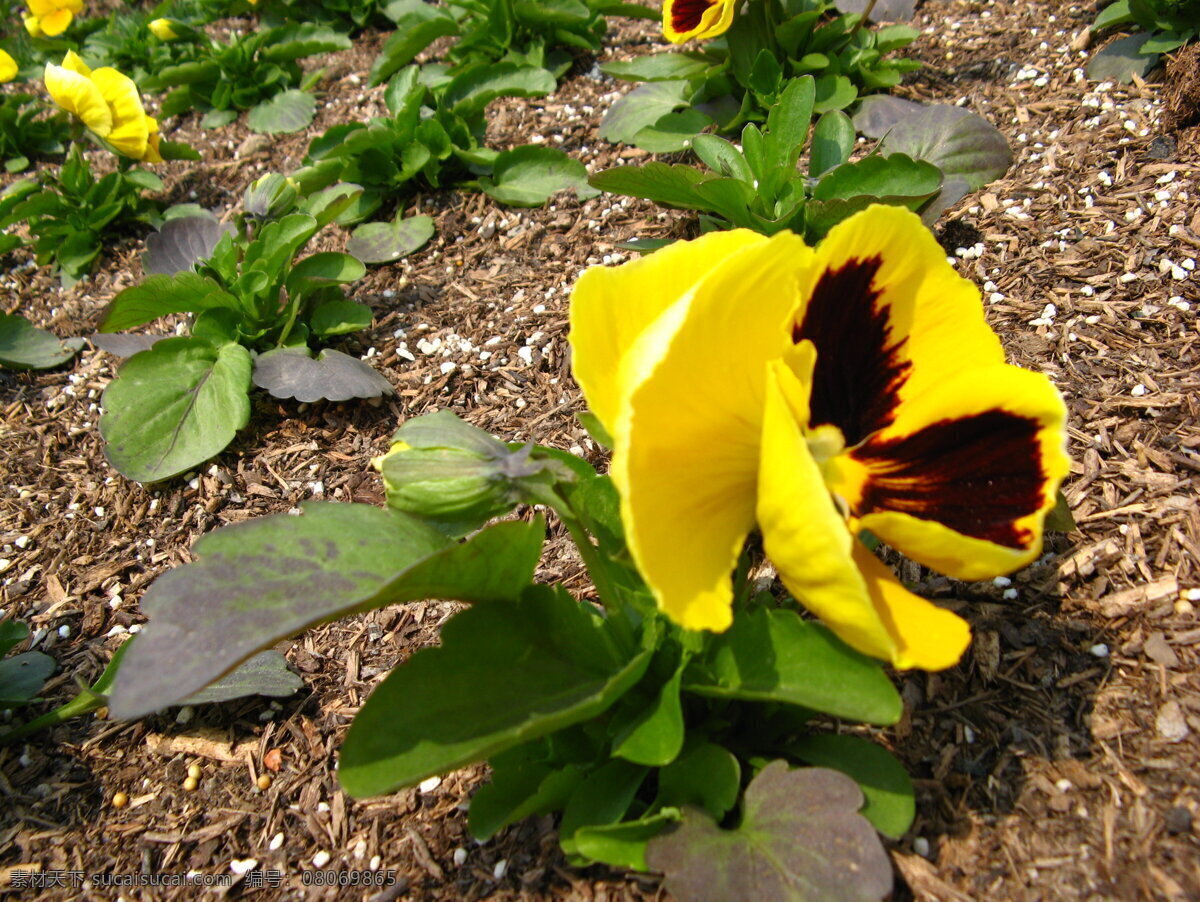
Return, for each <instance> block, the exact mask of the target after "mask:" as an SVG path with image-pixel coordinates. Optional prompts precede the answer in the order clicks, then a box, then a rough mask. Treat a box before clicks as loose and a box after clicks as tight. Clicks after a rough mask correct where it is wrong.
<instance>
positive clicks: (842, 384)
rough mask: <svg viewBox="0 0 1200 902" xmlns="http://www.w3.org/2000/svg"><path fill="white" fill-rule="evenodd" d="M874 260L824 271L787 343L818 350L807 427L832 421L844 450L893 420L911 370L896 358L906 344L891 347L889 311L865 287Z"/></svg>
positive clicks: (875, 265)
mask: <svg viewBox="0 0 1200 902" xmlns="http://www.w3.org/2000/svg"><path fill="white" fill-rule="evenodd" d="M882 265H883V260H882V258H881V257H879V256H875V257H868V258H865V259H862V260H849V261H847V262H846V263H845V264H844V265H843V266H841V267H839V268H838V269H830V270H826V272H825V273H824V274H823V275H822V276H821V278H820V280H819V281H818V282H817V285H816V288H814V289H813V294H812V298H811V300H809V302H808V307H807V308H806V309H805V312H804V319H803V320H802V321H801V322H798V323H796V325H795V326H793V328H792V341H793V342H800V341H801V340H803V339H808V340H809V341H811V342H812V343H813V344H814V345H815V346H816V349H817V363H816V369H815V370H814V372H813V388H812V400H811V407H812V415H811V419H810V423H811V425H813V426H821V425H824V424H827V423H832V424H833V425H834V426H837V427H838V429H840V430H841V431H842V435H843V437H844V438H845V440H846V444H847V446H853V445H857V444H858V443H859V442H861V441H862V440H863V439H865V438H866V437H867V436H868V435H870V434H871V433H873V432H877V431H878V430H880V429H883V428H884V427H885V426H887V425H889V424H890V423H891V422H892V420H894V419H895V415H896V414H895V412H896V406H897V404H898V403H899V397H898V395H899V392H900V388H901V386H903V385H904V382H905V380H906V379H907V378H908V371H909V368H910V366H911V364H910V363H909V361H907V360H903V359H901V356H900V350H901V348H902V347H903V346H904V342H905V339H900V340H899V341H896V342H893V341H892V329H891V326H890V325H889V323H888V306H887V305H882V306H881V305H879V295H880V292H879V290H878V289H876V288H875V287H873V285H872V282H873V281H874V279H875V276H876V274H877V273H878V272H879V269H880V267H881V266H882Z"/></svg>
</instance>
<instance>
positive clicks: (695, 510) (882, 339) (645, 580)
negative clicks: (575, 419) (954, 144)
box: [109, 206, 1067, 902]
mask: <svg viewBox="0 0 1200 902" xmlns="http://www.w3.org/2000/svg"><path fill="white" fill-rule="evenodd" d="M570 319H571V333H570V341H571V345H572V350H573V354H574V370H575V374H576V377H577V378H578V380H579V383H580V385H581V386H582V388H583V392H584V397H585V399H586V401H587V403H588V405H589V406H590V407H591V416H590V417H588V418H587V421H588V422H590V423H591V424H592V425H591V427H590V428H593V429H594V435H596V436H597V437H598V439H602V440H605V441H610V442H611V444H612V450H613V455H612V463H611V477H610V476H600V475H597V473H596V472H595V471H594V470H593V468H592V467H591V466H590V465H589V464H587V463H585V462H584V461H582V460H580V459H579V458H577V457H575V456H573V455H571V454H567V453H565V452H562V451H556V450H553V449H550V448H545V447H540V446H537V445H535V444H533V443H517V444H505V443H503V442H501V441H499V440H498V439H496V438H493V437H491V436H489V435H487V434H486V433H484V432H482V431H481V430H479V429H477V428H475V427H473V426H470V425H468V424H466V423H464V422H463V421H462V420H460V419H459V418H458V417H456V416H455V415H454V414H452V413H451V412H449V411H445V410H444V411H439V412H437V413H435V414H431V415H427V416H424V417H418V418H416V419H411V420H408V421H407V422H405V423H404V424H403V425H402V426H401V428H400V430H399V431H398V432H397V433H396V435H395V436H394V437H393V444H392V446H391V449H390V451H388V453H386V454H385V455H383V456H381V457H380V458H378V459H377V460H376V461H375V466H376V467H377V468H378V469H380V470H381V472H382V476H383V480H384V487H385V491H386V495H387V500H388V507H387V509H386V510H379V509H377V508H375V507H373V506H369V505H363V504H328V503H312V504H308V505H306V506H304V507H303V510H302V513H301V515H300V516H299V517H291V516H284V515H281V516H275V517H267V518H263V519H261V520H257V521H251V522H247V523H243V524H238V525H235V526H232V527H228V528H226V529H222V530H218V531H216V532H214V533H211V534H209V535H208V536H206V537H204V539H202V540H201V542H200V543H199V544H198V545H197V547H196V549H195V550H196V557H197V561H196V562H195V563H192V564H189V565H186V566H184V567H182V568H179V569H178V570H176V571H174V572H172V573H170V574H168V575H166V576H164V577H163V578H161V579H160V580H159V581H158V582H156V583H155V584H154V586H153V587H151V589H150V591H149V592H148V593H147V595H146V596H145V598H144V599H143V608H144V610H145V611H146V612H147V614H148V616H149V618H150V621H149V623H148V624H147V626H146V628H145V630H144V631H143V633H142V634H141V636H140V637H139V640H138V643H137V644H136V645H135V646H134V647H133V648H131V649H130V651H129V653H128V655H127V656H126V659H125V661H124V663H123V664H122V666H121V668H120V671H119V672H118V674H117V677H116V681H115V684H114V686H113V691H112V693H111V695H110V697H109V702H110V705H111V708H110V710H111V711H112V713H113V715H114V716H116V717H121V718H129V717H139V716H144V715H146V714H148V713H150V712H152V711H154V710H157V709H159V708H161V707H163V706H164V705H166V704H170V703H172V702H174V701H176V700H177V699H178V698H180V697H183V696H185V695H186V694H187V693H190V692H194V691H195V690H196V689H198V688H199V687H201V686H203V685H204V684H205V683H206V682H209V681H211V680H213V679H216V678H217V677H219V676H220V674H221V673H223V672H225V671H227V670H229V669H230V668H231V667H233V666H235V665H236V664H237V663H238V662H239V661H241V660H243V659H245V658H247V657H248V656H250V655H252V654H253V653H254V652H255V651H257V650H258V649H260V648H264V647H269V646H270V645H271V644H272V643H274V642H276V641H278V640H279V639H281V638H284V637H288V636H292V635H294V634H295V633H296V632H297V631H298V630H300V629H303V628H305V627H307V626H311V625H314V624H317V623H320V622H323V621H327V620H330V619H333V618H336V617H339V616H343V615H346V614H350V613H358V612H363V611H367V610H371V609H373V608H379V607H382V606H384V605H388V604H393V603H397V602H405V601H410V600H415V599H420V598H429V597H434V598H446V599H453V600H457V601H460V602H464V603H466V604H467V607H466V608H465V609H464V610H462V611H461V612H459V613H457V614H455V615H454V617H453V618H451V619H450V620H449V621H448V622H447V624H446V625H445V627H444V629H443V631H442V635H441V641H440V643H439V644H438V646H437V647H435V648H430V649H427V650H422V651H418V652H417V653H416V654H413V655H411V656H410V657H408V659H407V660H406V661H405V662H404V663H403V664H401V665H399V666H398V667H396V669H395V670H393V671H392V673H391V674H390V675H389V676H388V677H387V678H386V679H384V680H383V681H382V682H381V683H380V684H379V685H378V686H377V687H376V688H375V690H374V692H373V693H372V695H371V696H370V698H369V699H368V700H367V701H366V703H365V704H364V705H363V706H362V708H361V709H360V711H359V712H358V715H357V717H356V719H355V722H354V724H353V725H352V727H351V729H350V732H349V734H348V735H347V738H346V741H345V744H344V746H343V748H342V752H341V758H340V763H339V776H340V780H341V783H342V785H343V787H344V788H345V789H346V790H347V791H348V792H350V793H351V794H353V795H356V796H363V795H374V794H382V793H388V792H393V791H395V790H397V789H400V788H402V787H405V786H412V785H415V784H417V783H419V782H420V781H422V780H424V779H426V778H428V777H430V776H433V775H436V774H442V773H445V772H447V771H449V770H452V769H454V768H457V767H462V766H464V765H467V764H470V763H472V762H476V761H480V760H487V761H488V762H489V763H490V765H491V773H492V780H491V782H490V783H489V784H487V785H486V786H483V787H482V788H480V789H479V790H478V791H477V792H476V793H475V795H474V797H473V798H472V799H471V803H470V811H469V817H468V823H469V827H470V829H471V832H472V833H473V834H474V835H475V836H476V837H477V838H478V839H480V840H483V839H487V838H488V837H491V836H493V835H495V834H496V833H497V832H498V831H500V830H502V829H503V828H504V827H506V826H507V825H509V824H512V823H514V822H516V821H519V820H521V819H522V818H525V817H528V816H530V815H535V814H548V813H554V812H561V820H560V821H559V830H560V842H561V845H562V848H563V850H564V851H565V852H566V854H567V857H568V860H569V861H570V862H572V863H574V864H577V865H585V864H588V863H592V862H597V861H600V862H605V863H608V864H610V865H615V866H620V867H628V868H634V869H639V870H647V869H653V870H658V871H661V872H663V873H664V874H665V883H666V888H667V889H668V890H669V891H670V892H671V893H672V895H673V896H674V897H676V898H679V899H681V900H685V902H687V900H705V902H707V900H723V899H745V898H768V899H802V900H824V899H833V898H838V899H841V898H848V899H849V898H853V899H882V898H883V897H884V896H886V895H887V894H888V893H889V892H890V890H891V887H892V875H891V870H890V867H889V863H888V859H887V856H886V853H885V852H884V850H883V847H882V845H881V844H880V842H879V839H878V837H877V836H876V834H875V832H874V831H875V830H878V831H880V832H882V833H884V834H885V835H888V836H893V837H898V836H901V835H902V834H904V832H905V831H906V830H907V829H908V827H909V825H910V823H911V821H912V818H913V814H914V800H913V792H912V785H911V783H910V781H909V780H908V778H907V776H906V775H905V773H904V770H903V768H902V767H901V766H900V765H899V763H898V762H897V761H896V760H895V759H894V758H892V757H891V755H890V754H889V753H888V752H887V751H886V750H885V749H884V748H882V747H881V746H879V745H876V744H874V743H872V742H870V741H868V740H866V739H864V738H861V737H859V736H853V735H847V734H844V733H838V732H837V731H836V729H831V727H834V724H833V723H832V722H831V721H830V718H837V719H839V720H840V721H842V722H845V721H858V722H867V723H873V724H881V725H886V724H890V723H894V722H895V721H896V720H897V718H899V716H900V714H901V712H902V707H903V706H902V703H901V700H900V698H899V695H898V694H897V693H896V691H895V689H894V687H893V686H892V684H891V682H890V681H889V680H888V679H887V678H886V676H885V675H884V672H883V670H882V667H881V665H880V663H879V662H880V661H886V662H889V663H891V664H893V665H894V666H896V667H899V668H908V667H920V668H925V669H930V670H938V669H942V668H946V667H951V666H953V665H954V664H955V663H957V662H958V660H959V659H960V657H961V656H962V654H963V653H964V650H965V649H966V646H967V643H968V639H969V630H968V626H967V623H966V622H965V621H964V620H963V619H962V618H960V617H959V616H958V615H956V614H954V613H951V612H950V611H947V610H945V609H943V608H941V607H938V606H936V605H934V604H932V603H931V602H928V601H926V600H924V599H921V598H919V597H917V596H916V595H914V594H913V593H912V592H910V591H909V589H907V588H906V587H905V586H904V585H903V584H902V583H901V582H900V581H899V580H898V579H897V578H896V577H895V576H894V575H893V574H892V571H891V569H890V568H889V567H888V566H887V565H886V564H885V563H883V561H882V560H880V559H879V558H878V557H876V556H875V554H874V552H873V551H872V550H870V548H869V547H868V544H867V542H866V540H868V539H869V540H870V541H871V544H872V545H874V544H876V543H877V542H879V541H882V542H886V543H888V544H889V545H891V546H893V547H894V548H897V549H901V550H903V551H904V552H905V553H907V554H909V555H911V556H912V557H913V558H914V559H916V560H918V561H920V562H922V563H925V564H927V565H929V566H932V567H935V568H937V569H939V570H941V571H942V572H945V573H949V574H951V575H954V576H958V577H961V578H964V579H979V578H982V577H985V576H994V575H997V574H1000V573H1005V572H1009V571H1011V570H1013V569H1015V568H1018V567H1020V566H1022V565H1023V564H1025V563H1027V562H1028V561H1030V560H1031V559H1032V558H1033V557H1034V556H1036V555H1037V554H1038V553H1039V552H1040V549H1041V544H1042V533H1043V528H1044V519H1045V516H1046V513H1047V511H1048V510H1049V508H1050V507H1051V506H1052V505H1053V503H1054V496H1055V491H1056V489H1057V487H1058V484H1059V483H1060V481H1061V480H1062V478H1063V476H1064V475H1065V474H1066V471H1067V460H1066V456H1065V454H1064V451H1063V447H1064V444H1065V432H1064V417H1065V411H1064V407H1063V403H1062V400H1061V399H1060V398H1059V396H1058V393H1057V392H1056V391H1055V390H1054V388H1053V386H1052V385H1051V384H1050V382H1049V381H1048V380H1047V379H1046V378H1045V377H1044V376H1041V375H1039V374H1036V373H1031V372H1028V371H1025V370H1021V369H1019V368H1017V367H1015V366H1011V365H1009V364H1007V363H1005V361H1004V355H1003V353H1002V351H1001V349H1000V343H999V341H998V339H997V338H996V336H995V335H994V334H993V333H992V332H991V331H990V330H989V329H988V327H987V326H986V324H985V322H984V316H983V306H982V303H981V301H980V297H979V293H978V291H977V290H976V289H975V288H974V287H973V286H972V285H971V284H970V283H969V282H967V281H966V280H965V279H962V278H961V277H959V276H958V275H957V274H956V273H955V272H954V270H953V269H952V267H951V266H950V265H949V264H948V263H947V262H946V260H945V257H944V256H943V254H942V252H941V250H940V249H939V248H938V246H937V244H936V242H935V241H934V240H933V238H932V237H931V236H930V235H929V234H928V232H926V231H925V229H924V228H923V227H922V225H921V223H920V221H919V219H918V218H917V217H916V216H915V215H914V214H912V213H910V212H908V211H905V210H900V209H896V208H890V207H881V206H876V207H871V208H868V209H867V210H866V211H864V212H861V213H859V214H858V215H856V216H854V217H851V218H850V219H848V220H846V221H845V222H843V223H841V224H839V225H838V226H836V227H834V228H833V229H832V230H831V231H830V233H829V235H828V237H827V238H826V239H825V241H824V242H823V243H822V244H821V245H820V246H819V247H817V248H816V249H815V250H814V249H812V248H810V247H808V246H807V245H806V244H805V243H804V242H803V241H802V240H801V239H800V238H799V237H798V236H796V235H794V234H791V233H789V232H780V233H779V234H777V235H775V236H774V237H771V238H767V237H764V236H762V235H759V234H757V233H754V232H750V231H746V230H732V231H724V232H714V233H712V234H709V235H706V236H704V237H702V238H699V239H697V240H695V241H691V242H679V243H677V244H675V245H672V246H671V247H669V248H667V249H665V250H663V251H661V252H659V253H656V254H654V255H651V256H649V257H646V258H643V259H640V260H637V261H634V262H631V263H628V264H625V265H623V266H621V267H619V268H613V269H603V268H593V269H591V270H588V271H587V272H586V273H585V274H584V275H583V276H582V277H581V279H580V281H579V282H578V283H577V285H576V287H575V289H574V291H573V295H572V300H571V312H570ZM520 504H525V505H539V504H540V505H544V506H545V507H546V508H547V509H550V510H552V511H553V512H554V513H555V514H556V515H557V517H558V519H559V520H560V521H561V523H562V524H563V525H564V526H565V527H566V529H567V531H568V532H569V534H570V536H571V537H572V539H573V540H574V542H575V545H576V547H577V548H578V550H579V553H580V556H581V558H582V560H583V562H584V564H585V565H586V567H587V571H588V574H589V576H590V577H591V580H592V582H593V584H594V587H595V588H594V592H589V593H585V597H584V598H583V599H577V598H575V597H573V596H572V595H571V594H569V593H567V592H566V591H565V590H564V589H563V588H562V587H561V586H552V585H541V584H536V583H534V582H533V575H534V571H535V568H536V565H537V561H538V558H539V556H540V554H541V550H542V544H543V541H544V539H545V524H544V521H543V519H542V516H541V514H539V513H535V512H526V514H525V516H524V517H523V518H521V519H507V520H504V521H501V522H493V523H491V525H488V523H489V521H490V520H491V519H492V518H494V517H496V516H503V515H504V514H505V513H506V512H508V511H511V510H512V509H513V508H514V507H515V506H517V505H520ZM753 531H758V532H760V533H761V536H762V542H761V544H760V543H758V542H753V541H751V542H748V541H747V538H748V536H749V535H750V533H751V532H753ZM464 537H465V538H464ZM763 548H765V551H766V554H767V555H768V556H769V557H770V559H771V561H772V562H773V563H774V565H775V567H776V569H777V571H778V573H779V576H780V582H781V583H782V585H779V584H775V585H772V586H770V587H769V588H770V591H767V590H765V589H764V587H763V586H762V585H761V584H759V583H758V581H756V580H753V579H751V576H750V574H751V573H753V572H755V571H756V570H758V569H759V567H760V565H761V564H762V562H763V559H762V549H763ZM801 605H802V606H803V607H804V608H807V609H808V610H809V611H811V612H812V613H814V614H816V615H817V617H818V618H819V619H820V621H821V622H817V621H816V620H813V619H811V618H806V617H804V616H803V615H802V613H801V607H800V606H801ZM168 665H169V666H170V667H171V668H172V674H173V679H172V680H171V681H163V680H162V679H161V673H162V670H163V668H164V667H166V666H168Z"/></svg>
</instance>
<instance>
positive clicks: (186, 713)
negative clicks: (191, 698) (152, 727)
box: [175, 705, 196, 724]
mask: <svg viewBox="0 0 1200 902" xmlns="http://www.w3.org/2000/svg"><path fill="white" fill-rule="evenodd" d="M195 716H196V709H195V708H193V707H192V706H191V705H184V706H183V707H182V708H180V709H179V713H178V714H176V715H175V723H177V724H188V723H191V722H192V718H193V717H195Z"/></svg>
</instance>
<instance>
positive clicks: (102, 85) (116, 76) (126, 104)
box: [45, 50, 162, 163]
mask: <svg viewBox="0 0 1200 902" xmlns="http://www.w3.org/2000/svg"><path fill="white" fill-rule="evenodd" d="M45 80H46V90H47V91H49V92H50V97H51V98H53V100H54V102H55V103H56V104H58V105H59V106H60V107H62V108H63V109H64V110H66V111H67V112H68V113H73V114H75V115H76V116H78V117H79V118H80V120H82V121H83V124H84V125H86V126H87V127H88V130H89V131H91V132H92V133H93V134H95V135H96V136H97V137H99V138H102V139H103V140H104V141H105V142H107V143H108V144H109V145H110V146H111V147H112V148H113V149H114V150H116V152H117V153H119V154H122V155H123V156H127V157H132V158H133V159H135V160H142V161H144V162H146V163H159V162H162V156H160V155H159V152H158V140H159V136H158V122H157V121H156V120H155V119H154V117H153V116H147V115H146V110H145V108H144V107H143V106H142V98H141V97H140V96H139V95H138V89H137V85H136V84H134V83H133V79H131V78H130V77H129V76H127V75H122V74H121V73H120V72H118V71H117V70H116V69H113V68H111V67H109V66H105V67H103V68H100V69H96V70H95V71H93V70H91V69H89V68H88V67H87V65H86V64H85V63H84V61H83V60H82V59H80V58H79V57H78V56H77V55H76V54H75V52H74V51H71V50H68V51H67V55H66V56H65V57H64V58H63V63H62V65H61V66H56V65H54V64H53V63H50V64H49V65H47V66H46V78H45Z"/></svg>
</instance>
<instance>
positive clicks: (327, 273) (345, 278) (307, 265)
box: [284, 251, 367, 331]
mask: <svg viewBox="0 0 1200 902" xmlns="http://www.w3.org/2000/svg"><path fill="white" fill-rule="evenodd" d="M366 274H367V267H366V266H364V265H363V262H362V261H361V260H359V259H358V258H357V257H355V256H352V255H351V254H342V253H339V252H337V251H322V252H321V253H319V254H312V255H311V256H308V257H305V258H304V259H303V260H300V261H299V262H297V263H296V264H295V265H293V266H292V270H291V272H289V273H288V275H287V280H286V281H285V282H284V285H285V286H286V287H287V291H288V294H289V295H290V294H296V293H300V294H307V293H308V292H309V291H311V290H312V289H313V288H316V287H319V286H322V285H344V284H346V283H349V282H356V281H358V280H359V279H361V278H362V277H363V276H365V275H366ZM351 331H353V330H351Z"/></svg>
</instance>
